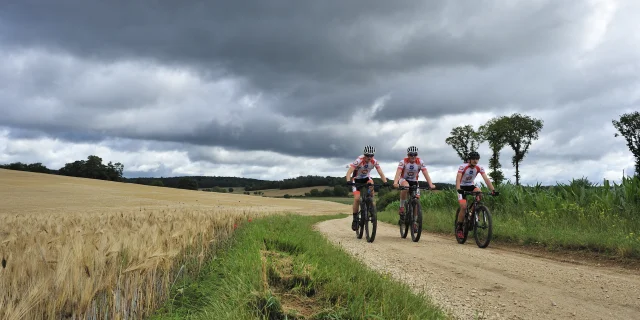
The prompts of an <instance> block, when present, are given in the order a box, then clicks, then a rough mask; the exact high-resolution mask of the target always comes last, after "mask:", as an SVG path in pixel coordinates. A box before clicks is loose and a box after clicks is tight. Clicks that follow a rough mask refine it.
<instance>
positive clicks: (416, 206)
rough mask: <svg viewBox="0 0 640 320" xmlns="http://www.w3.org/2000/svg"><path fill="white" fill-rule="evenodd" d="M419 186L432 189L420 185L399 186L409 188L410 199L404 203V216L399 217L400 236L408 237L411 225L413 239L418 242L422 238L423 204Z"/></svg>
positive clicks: (404, 188) (400, 188) (399, 188)
mask: <svg viewBox="0 0 640 320" xmlns="http://www.w3.org/2000/svg"><path fill="white" fill-rule="evenodd" d="M418 188H420V189H423V190H431V189H430V188H429V187H418V185H413V186H408V187H405V186H399V187H398V190H409V194H408V198H409V199H408V201H406V202H405V203H404V216H403V217H401V218H400V219H398V226H399V227H400V237H402V238H403V239H404V238H406V237H407V232H408V230H409V226H411V240H413V242H418V240H420V235H421V234H422V206H421V205H420V195H418ZM409 212H412V213H413V214H409Z"/></svg>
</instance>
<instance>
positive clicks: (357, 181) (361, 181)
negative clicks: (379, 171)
mask: <svg viewBox="0 0 640 320" xmlns="http://www.w3.org/2000/svg"><path fill="white" fill-rule="evenodd" d="M369 180H373V179H371V178H362V179H353V182H355V183H367V182H369Z"/></svg>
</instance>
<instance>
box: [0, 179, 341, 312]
mask: <svg viewBox="0 0 640 320" xmlns="http://www.w3.org/2000/svg"><path fill="white" fill-rule="evenodd" d="M0 199H3V201H1V202H0V221H2V224H1V225H0V255H1V256H2V266H1V268H0V318H1V319H63V318H93V319H96V318H106V317H108V318H115V319H119V318H131V317H133V318H140V317H144V316H145V315H148V314H149V313H150V312H151V311H153V310H154V309H155V308H156V307H157V306H158V305H159V304H160V303H161V302H162V301H164V300H165V299H166V298H167V296H166V295H167V293H168V292H169V289H170V287H171V286H172V283H173V281H174V279H175V277H176V276H177V274H178V273H179V272H189V273H197V272H198V271H199V268H200V267H201V266H202V264H203V262H204V261H206V259H207V258H208V257H209V255H210V253H211V249H212V247H213V246H212V245H214V244H216V243H218V242H220V241H223V240H225V239H227V238H228V237H229V236H230V235H231V234H232V232H233V230H234V226H235V225H236V224H237V223H240V222H242V221H245V220H247V219H249V218H253V217H258V216H263V215H265V214H276V213H279V212H299V213H310V214H329V213H337V212H347V211H348V210H345V206H344V205H340V204H337V203H336V204H332V203H326V202H320V201H318V203H322V205H321V206H318V204H309V201H304V200H297V201H296V200H293V199H287V200H283V199H271V198H262V197H252V196H245V195H225V194H215V193H209V192H198V191H187V190H177V189H168V188H161V187H150V186H141V185H133V184H123V183H115V182H106V181H98V180H90V179H80V178H71V177H60V176H54V175H46V174H37V173H29V172H19V171H10V170H0ZM292 200H293V201H292Z"/></svg>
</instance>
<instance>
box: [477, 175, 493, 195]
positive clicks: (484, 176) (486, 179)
mask: <svg viewBox="0 0 640 320" xmlns="http://www.w3.org/2000/svg"><path fill="white" fill-rule="evenodd" d="M480 174H481V175H482V179H484V182H486V183H487V186H489V190H491V191H494V190H495V188H493V184H491V180H489V177H487V174H486V173H484V172H482V173H480Z"/></svg>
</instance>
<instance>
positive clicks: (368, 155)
mask: <svg viewBox="0 0 640 320" xmlns="http://www.w3.org/2000/svg"><path fill="white" fill-rule="evenodd" d="M364 156H365V157H367V158H373V154H365V155H364Z"/></svg>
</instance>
